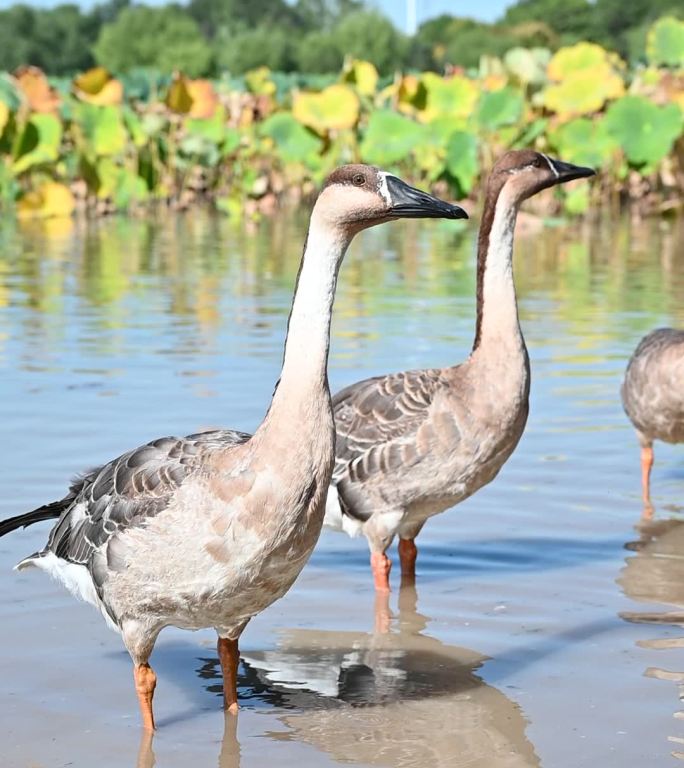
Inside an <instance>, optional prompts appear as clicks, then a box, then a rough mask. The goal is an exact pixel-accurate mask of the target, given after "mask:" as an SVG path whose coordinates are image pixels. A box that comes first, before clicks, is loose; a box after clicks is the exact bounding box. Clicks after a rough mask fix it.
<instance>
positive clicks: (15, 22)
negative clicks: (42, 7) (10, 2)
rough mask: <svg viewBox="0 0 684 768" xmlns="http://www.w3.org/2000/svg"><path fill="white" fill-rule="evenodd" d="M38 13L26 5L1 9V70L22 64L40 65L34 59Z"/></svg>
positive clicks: (11, 68)
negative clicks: (34, 38)
mask: <svg viewBox="0 0 684 768" xmlns="http://www.w3.org/2000/svg"><path fill="white" fill-rule="evenodd" d="M35 23H36V14H35V11H34V10H33V8H29V7H28V6H26V5H14V6H12V7H11V8H8V9H7V10H6V11H0V70H9V71H11V70H13V69H16V68H17V67H18V66H20V65H21V64H35V65H36V66H39V65H40V62H38V61H36V60H34V58H33V57H34V51H35V47H34V46H33V45H32V41H33V34H34V33H33V30H34V27H35Z"/></svg>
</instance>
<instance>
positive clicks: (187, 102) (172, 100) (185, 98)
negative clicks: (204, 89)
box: [165, 75, 192, 115]
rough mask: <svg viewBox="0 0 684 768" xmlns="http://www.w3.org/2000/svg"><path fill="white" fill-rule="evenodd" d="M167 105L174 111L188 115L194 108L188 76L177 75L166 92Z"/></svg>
mask: <svg viewBox="0 0 684 768" xmlns="http://www.w3.org/2000/svg"><path fill="white" fill-rule="evenodd" d="M165 104H166V106H167V107H168V108H169V109H170V110H171V111H172V112H178V113H179V114H181V115H187V114H188V113H189V112H190V110H191V109H192V95H191V94H190V90H189V89H188V78H187V77H185V75H176V76H175V77H174V79H173V82H172V83H171V85H170V86H169V90H168V91H167V94H166V101H165Z"/></svg>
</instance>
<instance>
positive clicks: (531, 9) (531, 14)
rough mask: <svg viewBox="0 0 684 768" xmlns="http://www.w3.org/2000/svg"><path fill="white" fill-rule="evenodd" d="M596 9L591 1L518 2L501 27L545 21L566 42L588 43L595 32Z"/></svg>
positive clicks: (524, 0) (549, 0) (551, 0)
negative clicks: (585, 41)
mask: <svg viewBox="0 0 684 768" xmlns="http://www.w3.org/2000/svg"><path fill="white" fill-rule="evenodd" d="M595 15H596V14H595V7H594V5H593V4H592V3H590V2H589V0H563V2H560V3H559V2H558V0H519V2H517V3H516V4H515V5H512V6H511V7H510V8H509V9H508V10H507V11H506V13H505V15H504V17H503V19H502V23H503V24H505V25H506V26H509V27H513V26H516V25H518V24H525V23H526V22H531V21H532V22H538V21H543V22H545V23H546V24H548V25H549V26H550V27H551V28H552V29H554V30H555V31H556V32H558V34H559V35H560V36H561V37H563V38H564V41H565V42H568V43H574V42H576V41H577V40H587V39H590V38H591V37H592V34H593V32H594V31H595Z"/></svg>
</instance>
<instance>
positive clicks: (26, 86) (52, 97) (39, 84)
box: [14, 67, 60, 112]
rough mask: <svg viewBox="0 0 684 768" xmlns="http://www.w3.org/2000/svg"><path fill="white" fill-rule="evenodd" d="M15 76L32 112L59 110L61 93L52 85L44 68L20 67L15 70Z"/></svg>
mask: <svg viewBox="0 0 684 768" xmlns="http://www.w3.org/2000/svg"><path fill="white" fill-rule="evenodd" d="M14 78H15V80H16V83H17V86H18V88H19V90H20V91H21V93H22V94H23V96H24V98H25V99H26V102H27V103H28V105H29V108H30V109H31V111H32V112H56V111H57V109H58V108H59V104H60V98H59V94H58V93H57V91H56V90H55V89H54V88H52V87H51V86H50V83H48V80H47V77H45V73H44V72H43V70H42V69H39V68H38V67H19V69H17V70H16V71H15V72H14Z"/></svg>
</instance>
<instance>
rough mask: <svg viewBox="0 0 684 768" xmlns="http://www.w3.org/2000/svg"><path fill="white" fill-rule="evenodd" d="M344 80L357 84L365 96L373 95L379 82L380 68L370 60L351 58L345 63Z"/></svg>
mask: <svg viewBox="0 0 684 768" xmlns="http://www.w3.org/2000/svg"><path fill="white" fill-rule="evenodd" d="M342 80H343V81H344V82H345V83H350V84H351V85H353V86H355V88H356V90H357V91H358V92H359V93H360V94H362V95H363V96H372V95H373V94H374V93H375V88H376V86H377V84H378V70H377V69H376V68H375V66H374V65H373V64H371V63H370V61H361V60H360V59H350V60H348V61H347V62H346V63H345V66H344V70H343V72H342Z"/></svg>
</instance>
